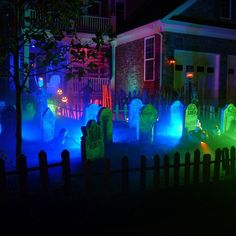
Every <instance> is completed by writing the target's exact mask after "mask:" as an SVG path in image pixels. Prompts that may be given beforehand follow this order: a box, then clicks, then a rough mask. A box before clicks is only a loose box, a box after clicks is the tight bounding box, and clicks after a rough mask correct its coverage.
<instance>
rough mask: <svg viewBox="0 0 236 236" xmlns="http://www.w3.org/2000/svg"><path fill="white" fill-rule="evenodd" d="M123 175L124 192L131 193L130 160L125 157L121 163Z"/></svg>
mask: <svg viewBox="0 0 236 236" xmlns="http://www.w3.org/2000/svg"><path fill="white" fill-rule="evenodd" d="M121 168H122V169H121V174H122V191H123V192H128V191H129V160H128V157H127V156H124V157H123V158H122V161H121Z"/></svg>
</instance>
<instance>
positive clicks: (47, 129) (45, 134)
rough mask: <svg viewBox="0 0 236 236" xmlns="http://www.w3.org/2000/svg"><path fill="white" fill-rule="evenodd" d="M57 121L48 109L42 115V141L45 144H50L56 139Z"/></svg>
mask: <svg viewBox="0 0 236 236" xmlns="http://www.w3.org/2000/svg"><path fill="white" fill-rule="evenodd" d="M55 123H56V119H55V116H54V114H53V112H52V111H51V110H50V108H47V109H46V110H45V111H44V113H43V114H42V139H43V141H44V142H50V141H52V140H53V138H54V133H55Z"/></svg>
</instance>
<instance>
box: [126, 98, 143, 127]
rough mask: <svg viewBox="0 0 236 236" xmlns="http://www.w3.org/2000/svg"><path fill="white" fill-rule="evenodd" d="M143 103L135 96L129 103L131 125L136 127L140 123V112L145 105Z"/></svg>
mask: <svg viewBox="0 0 236 236" xmlns="http://www.w3.org/2000/svg"><path fill="white" fill-rule="evenodd" d="M143 106H144V105H143V103H142V101H141V100H140V99H138V98H135V99H133V100H132V101H131V103H130V104H129V127H130V128H134V127H137V126H138V125H139V113H140V109H141V108H142V107H143Z"/></svg>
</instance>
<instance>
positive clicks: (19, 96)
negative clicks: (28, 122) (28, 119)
mask: <svg viewBox="0 0 236 236" xmlns="http://www.w3.org/2000/svg"><path fill="white" fill-rule="evenodd" d="M21 99H22V91H21V88H20V87H19V88H16V102H15V104H16V158H18V157H19V156H20V154H22V109H21Z"/></svg>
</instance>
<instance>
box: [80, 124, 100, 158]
mask: <svg viewBox="0 0 236 236" xmlns="http://www.w3.org/2000/svg"><path fill="white" fill-rule="evenodd" d="M81 130H82V133H83V136H82V137H81V157H82V160H83V161H85V160H88V159H89V160H94V159H100V158H104V142H103V137H102V136H103V135H102V132H101V127H100V125H99V124H97V123H96V121H95V120H89V121H88V123H87V125H86V126H82V127H81Z"/></svg>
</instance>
